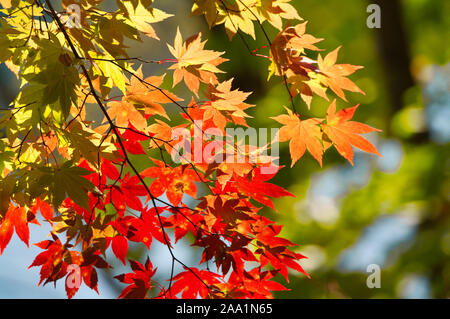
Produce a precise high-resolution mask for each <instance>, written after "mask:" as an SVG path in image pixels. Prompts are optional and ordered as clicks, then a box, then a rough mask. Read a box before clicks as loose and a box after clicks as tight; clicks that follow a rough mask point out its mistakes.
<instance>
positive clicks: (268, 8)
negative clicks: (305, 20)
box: [256, 0, 302, 30]
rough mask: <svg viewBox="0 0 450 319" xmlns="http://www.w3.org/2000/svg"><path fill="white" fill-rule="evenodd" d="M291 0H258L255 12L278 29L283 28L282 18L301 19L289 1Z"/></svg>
mask: <svg viewBox="0 0 450 319" xmlns="http://www.w3.org/2000/svg"><path fill="white" fill-rule="evenodd" d="M290 1H291V0H269V1H260V2H259V3H258V5H257V6H256V10H257V13H258V15H259V16H260V17H262V19H260V21H261V22H262V21H264V20H267V21H268V22H270V24H272V25H273V26H274V27H275V28H277V29H278V30H281V29H282V28H283V19H286V20H302V18H301V17H300V16H299V15H298V12H297V10H296V9H295V8H294V6H293V5H291V4H290V3H289V2H290Z"/></svg>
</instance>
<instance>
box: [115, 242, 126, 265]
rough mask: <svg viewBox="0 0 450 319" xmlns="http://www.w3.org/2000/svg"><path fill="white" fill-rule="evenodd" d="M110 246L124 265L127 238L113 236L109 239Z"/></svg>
mask: <svg viewBox="0 0 450 319" xmlns="http://www.w3.org/2000/svg"><path fill="white" fill-rule="evenodd" d="M111 247H112V250H113V252H114V255H116V257H117V258H119V259H120V260H121V261H122V262H123V264H124V265H126V261H125V259H126V257H127V252H128V240H127V239H126V238H125V237H123V236H114V237H113V238H112V239H111Z"/></svg>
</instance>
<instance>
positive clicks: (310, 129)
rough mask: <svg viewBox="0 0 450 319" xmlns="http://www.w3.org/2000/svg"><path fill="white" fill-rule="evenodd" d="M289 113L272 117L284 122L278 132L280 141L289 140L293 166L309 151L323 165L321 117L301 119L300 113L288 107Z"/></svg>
mask: <svg viewBox="0 0 450 319" xmlns="http://www.w3.org/2000/svg"><path fill="white" fill-rule="evenodd" d="M286 110H287V112H288V114H282V115H279V116H276V117H272V119H273V120H275V121H277V122H279V123H281V124H283V125H284V126H282V127H281V128H280V131H279V132H278V140H279V141H280V142H285V141H289V152H290V154H291V161H292V162H291V167H292V166H294V164H295V163H296V162H297V161H298V160H299V159H300V158H301V157H302V156H303V155H304V154H305V151H306V150H308V152H309V153H310V154H311V155H312V156H313V157H314V158H315V159H316V160H317V161H318V162H319V164H320V166H322V155H323V151H324V150H323V146H322V143H321V140H322V133H321V130H320V126H319V124H320V123H321V119H318V118H311V119H307V120H303V121H302V120H300V118H299V117H298V115H296V114H294V113H293V112H292V111H291V110H289V109H287V108H286Z"/></svg>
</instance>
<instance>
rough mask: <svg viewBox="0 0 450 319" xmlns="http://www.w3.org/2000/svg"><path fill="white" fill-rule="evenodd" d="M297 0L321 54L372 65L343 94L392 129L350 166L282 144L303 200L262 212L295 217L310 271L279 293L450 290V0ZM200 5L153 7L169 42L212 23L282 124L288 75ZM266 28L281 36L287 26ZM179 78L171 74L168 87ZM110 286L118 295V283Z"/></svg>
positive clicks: (259, 105)
mask: <svg viewBox="0 0 450 319" xmlns="http://www.w3.org/2000/svg"><path fill="white" fill-rule="evenodd" d="M105 2H108V1H105ZM111 2H112V1H111ZM292 3H293V4H294V5H295V6H296V7H297V9H298V12H299V14H300V16H301V17H302V18H303V19H305V20H307V21H309V23H308V27H307V32H308V33H310V34H313V35H314V36H316V37H319V38H324V41H323V42H321V43H320V44H319V47H320V48H322V49H324V52H323V53H322V55H323V54H326V53H328V52H330V51H331V50H333V49H335V48H336V47H338V46H339V45H342V46H343V47H342V49H341V51H340V57H339V60H338V63H339V62H341V63H350V64H355V65H362V66H364V69H362V70H360V71H358V72H356V73H355V74H354V75H352V76H351V79H352V80H353V81H355V82H356V84H357V85H358V86H360V87H361V88H362V89H363V90H364V91H365V92H366V95H365V96H363V95H361V94H347V97H348V99H349V103H348V104H345V103H343V102H342V101H341V102H338V107H341V108H342V107H348V106H353V105H354V104H357V103H360V104H361V106H360V107H359V109H358V112H357V113H356V116H355V120H357V121H361V122H365V123H367V124H369V125H371V126H374V127H377V128H380V129H382V130H383V132H382V133H378V134H373V135H370V134H369V136H368V138H369V139H370V140H371V141H372V142H373V143H374V144H375V145H376V146H377V148H378V150H379V151H380V153H381V154H382V155H383V157H382V158H379V157H377V156H372V155H366V154H363V153H359V152H357V153H356V154H355V156H356V157H355V165H354V166H353V167H352V166H351V165H350V164H348V163H347V162H345V160H344V159H343V158H341V157H340V156H338V154H337V152H335V151H333V150H330V151H328V152H327V153H326V155H325V157H324V167H323V168H320V167H319V165H318V164H317V162H315V161H314V160H313V159H312V157H311V156H309V155H306V156H305V157H303V158H302V159H301V160H300V161H299V162H298V163H297V164H296V165H295V167H293V168H292V169H289V168H288V167H289V166H290V159H289V158H290V157H289V153H288V149H287V144H286V143H284V144H282V148H281V152H280V156H281V164H283V165H286V166H287V168H285V169H283V170H281V172H280V173H279V174H278V176H277V177H276V179H275V180H274V183H276V184H278V185H281V186H283V187H285V188H287V189H288V190H289V191H291V192H292V193H294V194H295V195H296V198H292V197H288V198H286V199H281V200H278V201H276V202H275V206H276V207H277V209H278V211H277V212H274V211H269V210H266V211H264V212H263V213H264V214H267V215H268V216H269V217H270V218H273V219H275V220H276V221H277V222H279V223H281V224H283V225H285V227H284V229H283V231H282V234H281V235H283V236H285V237H287V238H289V239H290V240H291V241H293V242H295V243H298V244H299V246H298V247H297V248H296V249H297V251H298V252H300V253H302V254H304V255H306V256H308V257H309V259H308V260H305V261H304V262H303V263H302V265H303V266H304V268H305V269H306V270H307V271H308V272H309V273H310V275H311V279H307V278H306V277H305V276H303V275H299V274H294V273H293V274H292V275H291V281H290V282H289V283H286V282H285V281H284V279H282V278H280V282H281V283H283V284H285V285H287V287H288V288H289V289H291V290H290V291H286V292H282V293H276V297H277V298H449V297H450V204H449V194H450V184H449V175H450V157H449V151H450V148H449V145H448V142H449V141H450V125H449V121H450V64H449V62H450V47H449V42H448V41H449V39H450V37H449V36H450V31H449V30H450V25H449V24H450V20H449V19H448V16H449V14H450V2H449V1H445V0H433V1H431V0H404V1H395V0H373V1H371V0H368V1H363V0H346V1H342V0H321V1H317V0H301V1H300V0H292ZM370 3H378V4H379V5H380V6H381V19H382V25H381V29H370V28H368V27H367V25H366V19H367V17H368V16H369V15H370V13H368V12H367V10H366V9H367V6H368V5H369V4H370ZM191 5H192V2H191V1H188V0H184V1H179V0H177V1H175V0H174V1H163V0H159V1H158V0H156V1H155V7H158V8H161V9H164V10H165V11H167V12H170V13H174V14H175V17H173V18H171V19H169V20H167V21H165V22H162V23H159V24H157V25H155V29H156V31H157V32H158V34H159V36H160V38H161V42H162V44H164V42H168V43H173V38H174V36H175V32H176V25H180V29H181V31H182V34H183V38H186V37H188V36H190V35H192V34H195V33H197V32H199V31H202V32H203V34H204V37H205V38H208V39H209V40H208V44H207V48H209V49H214V50H216V51H226V54H225V55H224V56H225V57H226V58H228V59H230V61H229V62H227V63H224V64H222V65H221V69H222V70H224V71H226V72H227V77H234V78H235V81H234V86H235V87H236V88H240V89H241V90H244V91H252V92H254V94H252V95H251V96H250V99H249V102H250V103H252V104H256V107H255V108H253V109H251V110H250V111H249V114H250V115H252V116H253V117H254V118H253V119H251V120H250V121H249V124H250V125H251V126H253V127H278V125H277V123H276V122H274V121H273V120H270V119H269V117H270V116H276V115H278V114H280V113H282V112H283V107H282V106H283V105H288V103H289V100H288V94H287V92H286V90H285V88H284V86H283V85H282V84H281V82H280V79H279V78H274V77H272V79H271V80H270V81H266V79H267V67H268V62H267V60H265V59H263V58H258V57H254V56H251V55H250V54H249V53H248V50H247V49H246V47H245V45H244V43H243V41H242V39H240V38H239V37H238V36H236V37H235V38H234V39H233V41H232V42H231V43H230V42H229V41H228V38H227V37H226V34H225V31H224V28H223V26H218V27H216V28H214V29H213V30H208V28H207V25H206V22H205V21H204V18H203V17H190V15H189V12H190V7H191ZM265 27H266V29H267V31H268V33H269V35H270V36H271V37H272V38H273V37H274V36H275V35H276V33H277V31H276V30H274V29H273V28H272V27H271V26H268V25H265ZM244 38H245V40H246V41H247V43H248V44H249V45H250V47H251V49H256V48H259V47H262V46H264V45H266V44H267V43H266V42H265V39H264V36H263V34H262V32H261V30H260V29H259V28H257V41H256V42H255V41H253V39H251V38H250V37H247V36H244ZM262 52H264V50H262ZM130 56H142V57H144V58H151V59H163V58H167V57H170V55H169V52H168V50H167V48H166V47H165V45H155V42H154V40H145V41H144V44H138V45H135V44H134V45H133V46H132V47H131V53H130ZM311 57H313V58H315V57H316V55H315V54H313V55H312V56H311ZM163 67H165V66H164V65H162V66H158V65H156V66H155V65H145V66H144V74H146V75H150V74H158V73H161V72H163V71H164V69H163ZM1 71H2V74H1V76H2V78H3V80H2V87H1V88H0V100H2V101H3V102H4V103H6V104H7V102H9V101H10V100H11V99H12V98H13V96H14V95H15V92H16V90H17V83H15V82H14V81H10V80H9V79H11V78H10V77H9V75H8V74H7V71H6V69H5V68H2V69H1ZM167 78H168V79H169V76H168V77H167ZM225 79H226V78H221V80H225ZM170 83H171V81H170V79H169V80H167V81H166V83H165V84H166V85H168V86H170ZM179 93H180V95H182V94H183V91H181V92H179ZM329 96H330V98H331V97H332V96H331V94H329ZM295 102H296V104H297V105H298V106H297V107H298V109H299V111H300V112H303V113H304V114H307V115H315V116H324V114H325V110H326V108H327V106H328V103H327V102H326V101H325V100H323V99H321V98H318V97H317V98H314V99H313V103H312V106H311V111H308V109H307V107H306V106H305V105H304V103H302V102H301V101H300V100H298V99H296V100H295ZM184 249H189V248H188V247H187V246H185V248H184ZM152 250H153V248H152ZM156 251H158V250H156ZM156 251H152V254H157V253H156ZM183 253H184V254H186V253H187V251H184V252H183ZM161 258H162V257H161ZM30 262H31V259H30ZM371 264H376V265H379V267H380V268H381V282H380V283H381V287H380V288H369V287H368V286H367V284H366V280H367V277H368V276H369V275H370V274H371V273H370V272H368V271H367V267H368V266H369V265H371ZM24 268H26V267H24ZM118 273H120V271H119V272H118ZM102 277H104V278H107V277H108V276H102ZM107 282H109V281H108V280H107ZM109 288H111V290H116V291H119V286H117V285H116V284H111V285H109ZM120 288H123V287H120ZM105 289H107V288H105ZM110 295H117V294H116V293H111V292H108V293H107V296H110ZM18 296H22V295H21V294H20V293H18ZM41 297H42V295H41Z"/></svg>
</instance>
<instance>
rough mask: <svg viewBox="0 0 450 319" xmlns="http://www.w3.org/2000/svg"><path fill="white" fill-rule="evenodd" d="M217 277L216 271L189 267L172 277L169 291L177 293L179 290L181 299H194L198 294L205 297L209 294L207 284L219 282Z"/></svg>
mask: <svg viewBox="0 0 450 319" xmlns="http://www.w3.org/2000/svg"><path fill="white" fill-rule="evenodd" d="M184 268H185V269H186V267H184ZM199 278H200V279H201V280H200V279H199ZM217 278H220V276H219V275H217V274H216V273H213V272H211V271H208V270H199V269H197V268H193V267H191V268H190V269H189V270H186V271H183V272H180V273H179V274H178V275H176V276H175V277H173V284H172V288H171V293H172V294H173V295H177V294H179V293H180V292H181V298H183V299H195V298H197V296H198V295H200V297H201V298H202V299H205V298H207V297H208V295H209V290H210V289H209V285H213V284H218V283H220V281H219V280H218V279H217Z"/></svg>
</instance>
